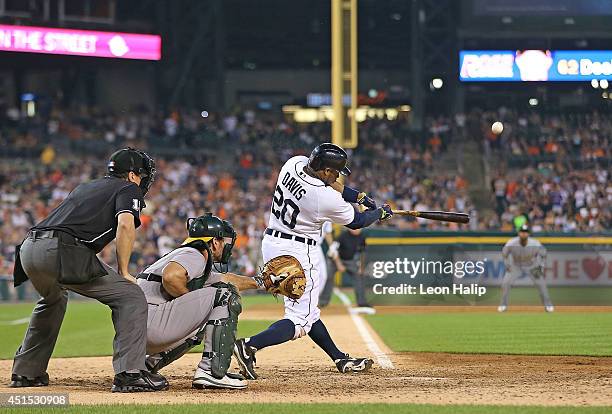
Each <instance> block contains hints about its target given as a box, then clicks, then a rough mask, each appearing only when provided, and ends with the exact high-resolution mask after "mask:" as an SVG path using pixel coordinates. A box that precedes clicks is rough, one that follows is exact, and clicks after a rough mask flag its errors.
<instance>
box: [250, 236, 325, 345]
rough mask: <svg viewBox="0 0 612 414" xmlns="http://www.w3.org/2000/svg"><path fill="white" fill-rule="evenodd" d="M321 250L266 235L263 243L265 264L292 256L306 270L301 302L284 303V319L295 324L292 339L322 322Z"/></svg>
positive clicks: (287, 299)
mask: <svg viewBox="0 0 612 414" xmlns="http://www.w3.org/2000/svg"><path fill="white" fill-rule="evenodd" d="M320 250H321V248H320V247H318V246H309V245H307V244H306V243H300V242H297V241H294V240H287V239H281V238H278V237H273V236H270V235H265V236H264V238H263V241H262V242H261V253H262V255H263V260H264V263H265V262H267V261H268V260H271V259H273V258H275V257H278V256H282V255H285V254H286V255H290V256H293V257H295V258H296V259H297V260H298V261H299V262H300V263H301V265H302V267H303V268H304V273H305V274H306V290H305V291H304V294H303V295H302V297H301V298H300V299H298V300H297V301H294V300H292V299H289V298H284V300H285V317H284V319H289V320H290V321H291V322H293V323H294V324H295V335H294V337H293V339H297V338H300V337H302V336H304V335H306V334H308V332H310V328H312V324H313V323H315V322H316V321H318V320H319V318H320V316H321V311H320V310H319V286H320V284H319V283H320V277H319V269H320V267H321V266H320V253H319V251H320Z"/></svg>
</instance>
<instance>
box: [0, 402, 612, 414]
mask: <svg viewBox="0 0 612 414" xmlns="http://www.w3.org/2000/svg"><path fill="white" fill-rule="evenodd" d="M611 409H612V407H542V406H507V405H506V406H502V405H431V404H423V405H421V404H176V405H144V404H143V405H112V406H109V405H91V406H71V407H70V408H38V409H32V408H9V409H6V408H5V409H4V411H3V412H5V413H15V414H21V413H45V414H48V413H68V412H69V413H101V414H107V413H108V414H115V413H125V412H129V413H134V414H150V413H152V412H163V413H170V414H174V413H176V414H192V413H193V414H201V413H203V412H206V413H210V414H216V413H223V414H244V413H249V414H278V413H283V414H311V413H312V414H338V413H350V414H378V413H381V414H404V413H405V414H516V413H520V414H605V413H609V412H610V410H611Z"/></svg>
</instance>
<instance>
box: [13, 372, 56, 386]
mask: <svg viewBox="0 0 612 414" xmlns="http://www.w3.org/2000/svg"><path fill="white" fill-rule="evenodd" d="M47 385H49V374H47V373H46V372H45V373H44V374H42V375H40V376H38V377H34V378H28V377H24V376H22V375H17V374H12V375H11V383H10V384H9V387H12V388H20V387H46V386H47Z"/></svg>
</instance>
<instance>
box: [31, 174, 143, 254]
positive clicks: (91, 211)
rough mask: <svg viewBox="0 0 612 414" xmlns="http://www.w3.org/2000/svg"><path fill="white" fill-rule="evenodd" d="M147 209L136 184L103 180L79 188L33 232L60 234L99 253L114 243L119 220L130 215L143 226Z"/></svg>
mask: <svg viewBox="0 0 612 414" xmlns="http://www.w3.org/2000/svg"><path fill="white" fill-rule="evenodd" d="M143 206H144V200H143V197H142V191H141V190H140V187H138V186H137V185H136V184H135V183H132V182H130V181H127V180H125V179H121V178H116V177H104V178H99V179H97V180H93V181H90V182H88V183H84V184H80V185H79V186H77V187H76V188H75V189H74V190H72V192H71V193H70V194H69V195H68V197H66V199H65V200H64V201H63V202H62V203H61V204H60V205H59V206H57V208H56V209H55V210H53V211H52V212H51V214H49V216H48V217H47V218H46V219H44V220H43V221H41V222H40V223H38V224H37V225H36V226H34V227H33V229H34V230H60V231H63V232H66V233H69V234H71V235H72V236H74V237H75V238H77V239H78V240H80V241H81V242H83V244H85V245H86V246H87V247H89V248H90V249H92V250H95V252H96V253H98V252H99V251H100V250H102V249H103V248H104V246H106V245H107V244H108V243H110V242H111V241H113V240H114V238H115V235H116V233H117V216H118V215H119V214H120V213H131V214H132V215H133V216H134V225H135V226H136V227H138V226H140V210H142V208H143Z"/></svg>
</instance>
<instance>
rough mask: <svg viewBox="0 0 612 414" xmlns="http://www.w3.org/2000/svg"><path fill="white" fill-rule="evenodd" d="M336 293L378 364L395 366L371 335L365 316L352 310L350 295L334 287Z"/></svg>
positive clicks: (384, 366) (383, 366) (386, 367)
mask: <svg viewBox="0 0 612 414" xmlns="http://www.w3.org/2000/svg"><path fill="white" fill-rule="evenodd" d="M334 293H335V294H336V296H338V298H339V299H340V301H341V302H342V303H343V304H344V306H346V308H347V310H348V311H349V315H350V316H351V319H352V320H353V323H354V324H355V326H356V327H357V330H358V331H359V334H360V335H361V339H363V342H365V344H366V346H367V347H368V349H369V350H370V351H371V352H372V353H373V354H374V357H375V358H376V362H377V364H378V365H379V366H380V367H381V368H384V369H393V368H394V367H393V363H392V362H391V359H389V357H388V356H387V354H385V353H384V352H383V350H382V349H380V347H379V346H378V344H377V343H376V341H375V340H374V338H373V337H372V335H370V332H369V331H368V328H367V327H366V324H365V321H364V320H363V318H362V317H361V316H359V315H357V314H356V313H352V312H351V311H350V307H351V300H350V299H349V298H348V296H346V295H345V294H344V293H343V292H342V291H340V289H338V288H334Z"/></svg>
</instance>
